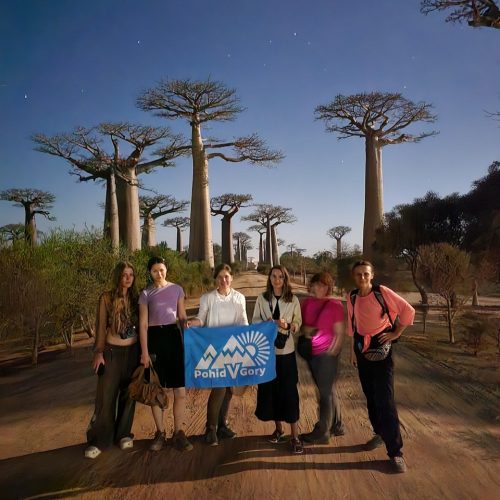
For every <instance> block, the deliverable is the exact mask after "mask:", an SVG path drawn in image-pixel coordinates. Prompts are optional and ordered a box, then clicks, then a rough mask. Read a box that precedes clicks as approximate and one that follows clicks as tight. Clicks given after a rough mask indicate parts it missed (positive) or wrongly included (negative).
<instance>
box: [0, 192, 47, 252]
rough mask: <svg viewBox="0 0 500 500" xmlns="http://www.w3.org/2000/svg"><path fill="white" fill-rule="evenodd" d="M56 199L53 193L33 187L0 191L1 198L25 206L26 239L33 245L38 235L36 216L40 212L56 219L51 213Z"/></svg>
mask: <svg viewBox="0 0 500 500" xmlns="http://www.w3.org/2000/svg"><path fill="white" fill-rule="evenodd" d="M55 199H56V197H55V196H54V195H53V194H52V193H49V192H48V191H41V190H40V189H33V188H24V189H6V190H5V191H1V192H0V200H5V201H13V202H14V206H15V207H23V208H24V239H25V241H26V242H27V243H28V244H30V245H31V246H33V247H34V246H36V244H37V236H38V234H37V229H36V220H35V216H36V215H37V214H38V215H43V216H44V217H45V218H46V219H48V220H50V221H54V220H56V219H55V217H53V216H52V215H50V209H51V208H52V203H54V201H55Z"/></svg>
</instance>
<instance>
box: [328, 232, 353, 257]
mask: <svg viewBox="0 0 500 500" xmlns="http://www.w3.org/2000/svg"><path fill="white" fill-rule="evenodd" d="M350 232H351V228H350V227H349V226H334V227H332V228H330V229H329V230H328V231H327V232H326V234H327V235H328V236H330V238H333V239H335V240H336V242H337V259H341V258H342V238H343V237H344V236H345V235H346V234H347V233H350Z"/></svg>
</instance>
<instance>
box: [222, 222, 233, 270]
mask: <svg viewBox="0 0 500 500" xmlns="http://www.w3.org/2000/svg"><path fill="white" fill-rule="evenodd" d="M221 225H222V262H224V263H226V264H232V263H233V262H234V253H233V237H232V234H231V217H230V216H227V215H224V216H223V217H222V224H221Z"/></svg>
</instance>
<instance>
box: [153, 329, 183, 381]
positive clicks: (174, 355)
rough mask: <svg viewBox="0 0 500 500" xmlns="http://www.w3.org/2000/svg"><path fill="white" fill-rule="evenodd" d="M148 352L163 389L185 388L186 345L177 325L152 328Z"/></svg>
mask: <svg viewBox="0 0 500 500" xmlns="http://www.w3.org/2000/svg"><path fill="white" fill-rule="evenodd" d="M148 351H149V355H150V356H151V360H152V361H153V366H154V369H155V370H156V373H158V377H159V379H160V383H161V385H162V386H163V387H171V388H177V387H184V385H185V382H184V343H183V339H182V333H181V331H180V330H179V327H178V326H177V325H176V324H171V325H165V326H150V327H149V328H148Z"/></svg>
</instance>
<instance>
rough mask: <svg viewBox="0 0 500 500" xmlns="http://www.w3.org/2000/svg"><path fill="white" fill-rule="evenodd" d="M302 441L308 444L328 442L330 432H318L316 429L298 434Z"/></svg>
mask: <svg viewBox="0 0 500 500" xmlns="http://www.w3.org/2000/svg"><path fill="white" fill-rule="evenodd" d="M300 438H301V439H302V441H304V442H305V443H310V444H328V443H329V442H330V434H329V433H328V434H320V433H319V432H318V431H317V430H316V429H314V430H313V431H312V432H308V433H307V434H302V435H301V436H300Z"/></svg>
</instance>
